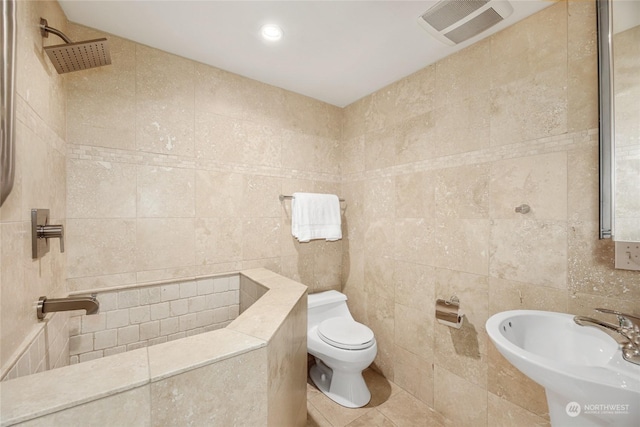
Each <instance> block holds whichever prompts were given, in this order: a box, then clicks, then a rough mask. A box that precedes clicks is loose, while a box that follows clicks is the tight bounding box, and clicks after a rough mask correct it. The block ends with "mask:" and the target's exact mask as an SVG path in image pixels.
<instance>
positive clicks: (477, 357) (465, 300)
mask: <svg viewBox="0 0 640 427" xmlns="http://www.w3.org/2000/svg"><path fill="white" fill-rule="evenodd" d="M488 288H489V286H488V280H487V277H486V276H478V275H473V274H467V273H461V272H458V271H450V270H446V269H437V271H436V285H435V289H436V291H435V296H436V298H441V299H445V300H448V299H449V298H450V297H451V296H453V295H455V296H456V297H457V298H458V299H459V300H460V311H461V312H462V313H463V314H464V320H463V322H462V327H461V328H460V329H455V328H451V327H448V326H445V325H441V324H440V323H438V322H437V321H436V322H435V323H434V353H435V362H436V364H437V365H438V366H441V367H443V368H444V369H447V370H448V371H449V372H452V373H455V374H456V375H458V376H460V377H462V378H464V379H466V380H467V381H470V382H472V383H473V384H475V385H477V386H479V387H481V388H486V386H487V365H486V357H487V345H488V344H489V340H488V336H487V334H486V331H485V328H484V325H485V323H486V321H487V319H488V318H489V315H488V303H489V289H488ZM433 301H434V302H433V304H434V305H435V299H434V300H433ZM434 317H435V313H434Z"/></svg>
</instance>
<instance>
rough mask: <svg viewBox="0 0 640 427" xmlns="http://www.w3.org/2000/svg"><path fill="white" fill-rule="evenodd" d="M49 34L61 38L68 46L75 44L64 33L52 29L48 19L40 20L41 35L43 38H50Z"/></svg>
mask: <svg viewBox="0 0 640 427" xmlns="http://www.w3.org/2000/svg"><path fill="white" fill-rule="evenodd" d="M49 33H52V34H55V35H56V36H58V37H60V38H61V39H62V40H64V42H65V43H67V44H69V43H73V42H72V41H71V39H70V38H69V37H67V36H66V35H65V34H64V33H63V32H62V31H60V30H56V29H55V28H51V27H50V26H49V25H48V23H47V20H46V19H44V18H40V35H42V37H45V38H48V37H49Z"/></svg>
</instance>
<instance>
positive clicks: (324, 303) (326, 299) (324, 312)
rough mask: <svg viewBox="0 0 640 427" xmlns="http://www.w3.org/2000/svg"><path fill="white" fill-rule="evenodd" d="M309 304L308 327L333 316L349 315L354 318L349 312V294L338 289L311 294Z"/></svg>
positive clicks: (348, 316)
mask: <svg viewBox="0 0 640 427" xmlns="http://www.w3.org/2000/svg"><path fill="white" fill-rule="evenodd" d="M307 304H308V325H307V327H308V328H309V329H311V328H312V327H314V326H316V325H317V324H319V323H321V322H322V321H323V320H326V319H329V318H331V317H347V318H349V319H353V316H351V313H350V312H349V307H347V296H346V295H345V294H343V293H340V292H338V291H325V292H319V293H317V294H309V296H308V300H307Z"/></svg>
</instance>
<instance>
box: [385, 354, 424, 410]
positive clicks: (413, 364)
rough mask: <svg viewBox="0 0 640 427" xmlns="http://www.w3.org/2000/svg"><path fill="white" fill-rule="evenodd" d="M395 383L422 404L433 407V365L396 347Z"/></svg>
mask: <svg viewBox="0 0 640 427" xmlns="http://www.w3.org/2000/svg"><path fill="white" fill-rule="evenodd" d="M394 360H395V364H394V365H395V366H394V372H393V382H394V383H396V384H397V385H398V386H399V387H401V388H402V389H403V390H405V391H407V392H408V393H410V394H412V395H413V396H414V397H416V398H417V399H418V400H420V401H421V402H423V403H425V404H427V405H428V406H429V407H433V363H432V361H431V360H428V359H424V358H422V357H420V356H418V355H415V354H413V353H412V352H410V351H407V350H405V349H403V348H402V347H399V346H397V345H396V346H395V355H394Z"/></svg>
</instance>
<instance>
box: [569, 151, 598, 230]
mask: <svg viewBox="0 0 640 427" xmlns="http://www.w3.org/2000/svg"><path fill="white" fill-rule="evenodd" d="M598 159H599V152H598V146H597V144H595V143H594V144H590V145H589V146H587V147H584V148H581V149H578V150H572V151H569V152H567V161H568V170H567V175H568V176H567V178H568V181H567V183H568V184H567V192H568V194H567V209H568V212H567V213H568V215H567V217H568V219H569V220H570V221H576V220H582V221H597V220H598V218H599V214H600V212H599V209H598V207H599V197H600V185H599V183H600V181H599V172H600V171H599V160H598Z"/></svg>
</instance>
